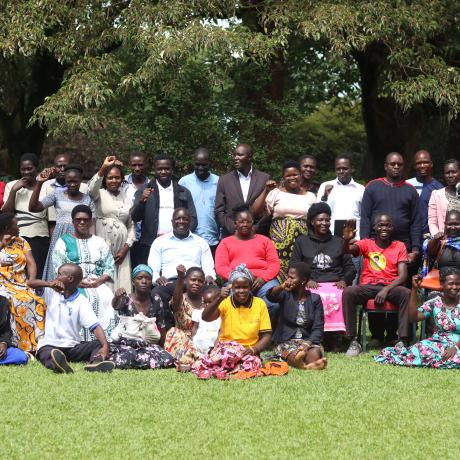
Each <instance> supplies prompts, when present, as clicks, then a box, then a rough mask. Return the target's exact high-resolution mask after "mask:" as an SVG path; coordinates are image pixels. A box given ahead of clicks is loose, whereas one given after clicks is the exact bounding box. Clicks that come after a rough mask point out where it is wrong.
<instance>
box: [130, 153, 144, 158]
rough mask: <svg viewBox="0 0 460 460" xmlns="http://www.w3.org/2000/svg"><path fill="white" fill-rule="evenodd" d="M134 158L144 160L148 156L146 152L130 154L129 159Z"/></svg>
mask: <svg viewBox="0 0 460 460" xmlns="http://www.w3.org/2000/svg"><path fill="white" fill-rule="evenodd" d="M134 157H142V158H144V159H145V158H146V157H147V156H146V154H145V153H144V152H132V153H130V154H129V158H134Z"/></svg>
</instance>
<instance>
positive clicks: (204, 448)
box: [0, 354, 460, 460]
mask: <svg viewBox="0 0 460 460" xmlns="http://www.w3.org/2000/svg"><path fill="white" fill-rule="evenodd" d="M73 366H74V368H75V370H76V372H75V374H73V375H57V374H53V373H52V372H50V371H48V370H47V369H45V368H44V367H42V366H41V365H40V364H39V363H37V362H33V363H31V364H29V365H28V366H26V367H22V368H14V367H8V368H0V391H1V395H2V402H1V405H0V423H1V425H2V427H1V430H0V457H1V458H5V459H28V458H66V459H73V458H75V459H81V458H108V459H117V458H129V459H137V458H139V459H150V458H155V459H157V458H178V459H181V460H182V459H189V458H190V459H191V458H220V459H222V458H232V459H237V458H238V459H239V458H251V459H253V458H315V459H321V458H369V459H370V458H373V459H399V458H418V459H425V458H458V456H459V450H458V444H457V443H458V436H459V428H460V422H459V410H458V407H459V394H458V388H459V383H460V373H459V372H458V371H455V370H450V371H449V370H430V369H407V368H395V367H391V366H383V365H379V364H375V363H374V362H373V361H372V360H371V354H367V355H363V356H361V357H359V358H356V359H349V358H346V357H345V356H343V355H333V354H329V367H328V369H327V370H326V371H323V372H306V371H303V372H302V371H297V370H290V372H289V374H288V375H287V376H284V377H264V378H257V379H254V380H249V381H216V380H212V381H199V380H198V379H196V377H195V376H194V375H192V374H178V373H177V372H176V371H174V370H163V371H114V372H113V373H112V374H97V373H86V372H85V371H83V366H82V365H73Z"/></svg>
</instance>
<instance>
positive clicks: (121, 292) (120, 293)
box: [115, 288, 127, 297]
mask: <svg viewBox="0 0 460 460" xmlns="http://www.w3.org/2000/svg"><path fill="white" fill-rule="evenodd" d="M125 295H127V294H126V291H125V289H124V288H119V289H117V290H116V291H115V297H123V296H125Z"/></svg>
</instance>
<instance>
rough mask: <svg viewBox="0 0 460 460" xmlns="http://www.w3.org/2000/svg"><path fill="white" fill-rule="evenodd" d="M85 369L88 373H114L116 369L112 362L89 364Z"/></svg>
mask: <svg viewBox="0 0 460 460" xmlns="http://www.w3.org/2000/svg"><path fill="white" fill-rule="evenodd" d="M84 369H85V371H88V372H112V371H113V370H114V369H115V364H114V363H112V361H99V362H98V363H94V364H88V365H87V366H85V368H84Z"/></svg>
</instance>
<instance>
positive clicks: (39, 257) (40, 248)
mask: <svg viewBox="0 0 460 460" xmlns="http://www.w3.org/2000/svg"><path fill="white" fill-rule="evenodd" d="M24 239H25V240H26V241H27V242H28V243H29V244H30V248H31V249H32V255H33V256H34V259H35V263H36V264H37V278H38V279H41V278H42V275H43V269H44V268H45V262H46V257H47V255H48V250H49V248H50V239H49V237H48V236H34V237H33V238H27V237H26V238H24Z"/></svg>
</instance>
